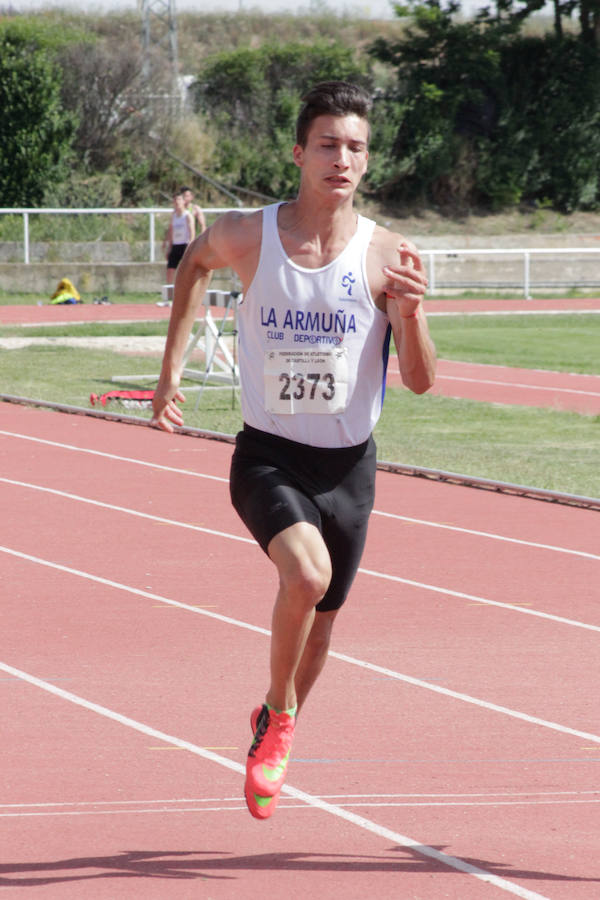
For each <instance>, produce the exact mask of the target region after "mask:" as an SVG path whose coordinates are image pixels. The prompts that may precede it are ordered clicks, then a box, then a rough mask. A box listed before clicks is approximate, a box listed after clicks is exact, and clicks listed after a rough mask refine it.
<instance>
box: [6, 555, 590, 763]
mask: <svg viewBox="0 0 600 900" xmlns="http://www.w3.org/2000/svg"><path fill="white" fill-rule="evenodd" d="M0 552H2V553H7V554H9V555H10V556H15V557H17V558H19V559H23V560H26V561H27V562H33V563H36V564H37V565H42V566H47V567H48V568H50V569H56V570H57V571H60V572H66V573H67V574H69V575H76V576H77V577H79V578H84V579H86V580H88V581H93V582H95V583H96V584H104V585H106V586H107V587H111V588H115V589H116V590H120V591H125V592H126V593H129V594H134V595H135V596H137V597H145V598H147V599H149V600H155V601H159V602H160V603H165V604H167V605H168V606H175V607H177V608H178V609H185V610H188V611H189V612H194V613H197V614H198V615H203V616H207V617H208V618H210V619H215V620H216V621H218V622H224V623H225V624H227V625H235V626H236V627H237V628H243V629H245V630H247V631H253V632H256V633H257V634H263V635H266V636H269V635H270V634H271V632H270V631H269V630H268V629H266V628H261V627H260V626H258V625H251V624H250V623H248V622H243V621H241V620H240V619H234V618H232V617H231V616H224V615H222V614H221V613H216V612H213V611H211V610H208V609H202V608H200V607H196V606H190V605H189V604H186V603H181V602H180V601H178V600H171V599H170V598H168V597H163V596H161V595H160V594H154V593H152V592H151V591H145V590H142V589H140V588H134V587H130V586H129V585H126V584H121V583H120V582H118V581H112V580H110V579H108V578H102V577H100V576H98V575H92V574H91V573H89V572H83V571H81V570H80V569H73V568H71V567H70V566H64V565H61V564H59V563H54V562H50V561H49V560H45V559H42V558H40V557H36V556H31V555H30V554H28V553H21V552H20V551H19V550H13V549H11V548H10V547H3V546H0ZM328 655H329V656H330V657H332V659H337V660H339V661H341V662H345V663H348V664H349V665H352V666H358V667H359V668H361V669H365V670H367V671H369V672H376V673H377V674H379V675H384V676H385V677H386V678H393V679H395V680H397V681H403V682H405V683H406V684H410V685H413V686H414V687H420V688H425V689H426V690H429V691H433V692H434V693H436V694H442V695H443V696H445V697H450V698H452V699H453V700H461V701H462V702H464V703H471V704H473V705H474V706H479V707H481V708H482V709H485V710H488V711H491V712H499V713H501V714H502V715H505V716H510V717H511V718H513V719H519V720H521V721H523V722H527V723H528V724H530V725H541V726H542V727H544V728H549V729H551V730H552V731H558V732H560V733H562V734H568V735H572V736H574V737H578V738H583V739H584V740H586V741H593V742H594V743H596V744H600V735H597V734H591V733H590V732H587V731H579V730H578V729H576V728H569V727H568V726H567V725H559V724H558V723H556V722H550V721H548V720H547V719H540V718H538V717H537V716H530V715H529V714H528V713H522V712H519V711H518V710H514V709H509V708H508V707H506V706H500V705H498V704H496V703H491V702H489V701H487V700H480V699H478V698H477V697H471V696H470V695H469V694H463V693H461V692H460V691H453V690H451V689H450V688H444V687H440V685H437V684H432V683H431V682H428V681H423V680H422V679H421V678H413V677H412V676H411V675H403V674H402V673H401V672H396V671H395V670H393V669H388V668H386V667H385V666H379V665H377V664H375V663H370V662H366V661H365V660H361V659H356V657H353V656H347V655H346V654H344V653H338V652H337V651H334V650H330V651H329V654H328ZM0 668H2V664H0ZM56 690H57V691H58V690H60V689H59V688H56ZM207 752H208V751H207Z"/></svg>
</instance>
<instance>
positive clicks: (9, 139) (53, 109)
mask: <svg viewBox="0 0 600 900" xmlns="http://www.w3.org/2000/svg"><path fill="white" fill-rule="evenodd" d="M0 109H1V110H2V115H1V116H0V205H2V206H36V205H38V204H40V203H41V201H42V198H43V196H44V192H45V190H46V188H47V186H48V185H49V184H52V183H53V182H55V181H57V180H60V179H61V178H62V176H63V174H66V171H67V167H68V164H69V162H70V159H71V143H72V139H73V134H74V130H75V124H76V123H75V119H74V117H73V116H72V115H70V114H69V113H67V112H66V111H65V109H64V108H63V106H62V102H61V97H60V70H59V68H58V66H57V65H56V64H55V63H54V62H53V61H52V58H51V56H50V55H49V54H48V52H47V51H46V50H45V49H43V48H40V46H39V45H38V44H37V43H36V41H35V38H34V37H33V36H32V35H31V34H28V33H26V32H25V31H24V30H23V29H17V30H15V31H11V30H9V29H4V30H3V33H0Z"/></svg>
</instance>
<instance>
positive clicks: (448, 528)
mask: <svg viewBox="0 0 600 900" xmlns="http://www.w3.org/2000/svg"><path fill="white" fill-rule="evenodd" d="M372 515H374V516H385V517H386V518H388V519H399V520H400V521H402V522H411V523H412V524H414V525H426V526H427V527H428V528H443V529H445V530H446V531H456V532H459V533H461V534H472V535H474V536H475V537H485V538H489V539H490V540H492V541H506V542H507V543H509V544H521V545H522V546H524V547H537V548H539V549H540V550H552V551H553V552H554V553H568V554H571V555H573V556H583V557H585V558H586V559H596V560H600V555H599V554H597V553H587V552H586V551H585V550H571V549H569V548H568V547H558V546H557V545H556V544H541V543H538V542H537V541H524V540H522V539H521V538H513V537H505V536H504V535H502V534H492V533H491V532H489V531H477V530H476V529H474V528H462V527H461V526H460V525H447V524H445V523H444V522H431V521H428V520H427V519H414V518H411V516H401V515H399V514H398V513H389V512H383V511H382V510H379V509H374V510H373V512H372Z"/></svg>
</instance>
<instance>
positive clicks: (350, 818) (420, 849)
mask: <svg viewBox="0 0 600 900" xmlns="http://www.w3.org/2000/svg"><path fill="white" fill-rule="evenodd" d="M0 669H2V670H3V671H5V672H7V673H8V674H9V675H13V676H14V677H15V678H19V679H21V680H22V681H26V682H27V683H28V684H31V685H33V686H35V687H38V688H41V689H42V690H44V691H47V692H48V693H50V694H54V695H55V696H56V697H60V698H61V699H63V700H67V701H69V702H70V703H74V704H75V705H77V706H81V707H83V708H84V709H87V710H89V711H91V712H94V713H96V714H98V715H101V716H104V717H105V718H107V719H112V720H113V721H114V722H118V723H119V724H121V725H125V726H126V727H128V728H132V729H134V730H135V731H138V732H141V733H142V734H146V735H149V736H151V737H153V738H156V739H157V740H160V741H165V742H166V743H168V744H172V745H174V746H175V747H181V748H182V749H184V750H189V751H190V752H191V753H195V754H196V755H197V756H201V757H203V758H204V759H206V760H208V761H209V762H214V763H217V764H218V765H220V766H223V767H224V768H226V769H230V770H231V771H233V772H236V773H238V774H240V775H241V774H244V773H245V768H244V766H242V765H240V764H239V763H236V762H235V761H234V760H231V759H228V758H227V757H225V756H221V755H220V754H218V753H214V752H213V751H211V750H205V749H204V748H202V747H198V746H197V745H196V744H191V743H190V742H189V741H184V740H182V739H181V738H177V737H174V736H173V735H169V734H166V733H165V732H163V731H158V730H157V729H155V728H152V727H151V726H149V725H144V724H142V723H141V722H137V721H136V720H135V719H131V718H129V717H128V716H123V715H121V714H120V713H117V712H115V711H114V710H112V709H108V708H107V707H106V706H101V705H100V704H98V703H93V702H91V701H89V700H85V699H84V698H83V697H79V696H78V695H77V694H72V693H70V692H69V691H65V690H63V689H62V688H57V687H55V686H54V685H53V684H50V683H48V682H46V681H42V679H40V678H36V677H35V676H34V675H30V674H28V673H27V672H23V671H22V670H20V669H16V668H14V667H13V666H10V665H7V664H6V663H3V662H0ZM282 793H284V794H285V795H287V796H288V797H293V798H294V799H296V800H300V801H302V802H303V803H305V804H307V805H308V806H311V807H313V808H315V809H319V810H321V811H322V812H325V813H329V815H333V816H336V817H337V818H339V819H344V820H345V821H346V822H350V823H351V824H352V825H356V826H358V827H359V828H362V829H364V830H365V831H370V832H371V833H372V834H375V835H377V836H378V837H381V838H385V839H387V840H390V841H393V842H394V843H395V844H400V845H402V846H404V847H410V848H411V849H412V850H414V851H415V852H416V853H418V854H419V855H421V856H426V857H428V858H430V859H434V860H436V862H439V863H441V864H442V865H444V866H447V867H449V868H452V869H456V870H457V871H459V872H463V873H464V874H466V875H472V876H474V877H475V878H477V879H479V880H480V881H483V882H486V883H488V884H492V885H494V886H495V887H498V888H500V890H503V891H506V892H508V893H509V894H514V895H515V896H517V897H522V898H524V900H548V898H545V897H544V896H543V895H542V894H537V893H535V892H534V891H530V890H528V889H527V888H524V887H521V886H520V885H518V884H513V883H512V882H510V881H507V880H506V879H505V878H500V877H499V876H497V875H493V874H492V873H491V872H486V871H485V869H480V868H478V867H477V866H473V865H471V864H470V863H468V862H465V861H464V860H462V859H458V858H457V857H455V856H448V855H447V854H445V853H441V852H440V851H439V850H436V849H435V848H433V847H429V846H427V845H426V844H421V843H419V841H415V840H414V839H413V838H410V837H407V836H406V835H403V834H400V833H398V832H396V831H392V830H391V829H389V828H385V827H384V826H382V825H377V824H376V823H375V822H372V821H371V820H370V819H365V818H364V817H363V816H359V815H356V813H352V812H349V811H348V810H347V809H343V808H342V807H340V806H335V805H334V804H332V803H328V802H327V801H326V800H322V799H320V798H319V797H313V796H312V795H311V794H307V793H305V792H304V791H300V790H298V789H297V788H294V787H291V786H290V785H285V784H284V786H283V788H282Z"/></svg>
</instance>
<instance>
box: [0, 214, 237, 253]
mask: <svg viewBox="0 0 600 900" xmlns="http://www.w3.org/2000/svg"><path fill="white" fill-rule="evenodd" d="M234 208H235V209H239V207H222V208H221V207H219V208H216V207H215V208H213V209H205V208H204V207H203V212H204V214H205V215H206V214H208V215H212V214H216V215H220V214H221V213H224V212H229V210H230V209H234ZM172 212H173V207H171V206H166V207H163V206H148V207H141V206H138V207H132V208H126V207H121V208H116V209H110V208H106V207H95V208H85V209H83V208H82V209H77V208H73V209H62V208H57V209H53V208H51V207H40V208H37V207H27V208H26V207H21V208H14V209H10V208H8V207H0V215H13V216H14V215H20V216H23V262H24V263H25V265H29V263H30V254H29V216H30V215H54V216H60V215H63V216H64V215H102V214H104V215H107V214H114V215H128V216H130V215H145V216H149V222H148V244H149V252H148V262H156V257H155V249H154V243H155V235H156V216H157V215H165V214H169V213H172Z"/></svg>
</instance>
